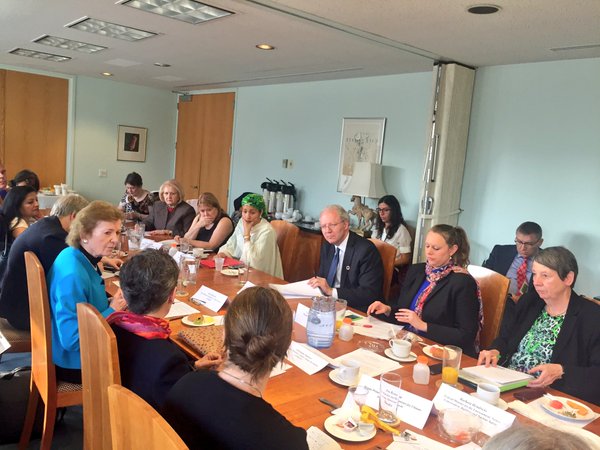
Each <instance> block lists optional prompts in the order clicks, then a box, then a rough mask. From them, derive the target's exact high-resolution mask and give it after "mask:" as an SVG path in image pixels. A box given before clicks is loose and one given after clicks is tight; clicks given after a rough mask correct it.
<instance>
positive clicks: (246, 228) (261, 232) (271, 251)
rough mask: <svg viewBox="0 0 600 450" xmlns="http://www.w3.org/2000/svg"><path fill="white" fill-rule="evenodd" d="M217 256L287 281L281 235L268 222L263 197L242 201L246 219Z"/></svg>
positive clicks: (243, 218) (248, 196)
mask: <svg viewBox="0 0 600 450" xmlns="http://www.w3.org/2000/svg"><path fill="white" fill-rule="evenodd" d="M217 256H221V257H229V258H238V259H241V260H242V261H243V262H245V263H246V264H248V265H249V266H250V267H253V268H255V269H258V270H262V271H263V272H266V273H268V274H270V275H273V276H274V277H279V278H283V268H282V265H281V255H280V254H279V247H278V246H277V234H276V233H275V230H274V229H273V227H272V226H271V224H270V223H269V222H267V220H266V207H265V201H264V199H263V196H262V195H258V194H248V195H246V196H245V197H244V198H243V199H242V219H241V220H240V221H239V222H238V224H237V226H236V227H235V230H234V232H233V234H232V235H231V237H230V238H229V240H228V241H227V242H226V243H225V245H224V246H222V247H221V248H220V249H219V253H218V255H217Z"/></svg>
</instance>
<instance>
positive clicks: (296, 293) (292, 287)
mask: <svg viewBox="0 0 600 450" xmlns="http://www.w3.org/2000/svg"><path fill="white" fill-rule="evenodd" d="M269 287H270V288H272V289H275V290H276V291H278V292H279V293H280V294H281V295H283V297H284V298H298V297H320V296H322V295H323V293H322V292H321V290H320V289H319V288H314V287H311V286H310V285H309V284H308V280H304V281H298V282H296V283H289V284H269Z"/></svg>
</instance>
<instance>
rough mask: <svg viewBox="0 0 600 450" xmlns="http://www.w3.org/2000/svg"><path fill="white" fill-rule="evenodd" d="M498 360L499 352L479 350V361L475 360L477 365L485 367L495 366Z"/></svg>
mask: <svg viewBox="0 0 600 450" xmlns="http://www.w3.org/2000/svg"><path fill="white" fill-rule="evenodd" d="M498 359H500V352H499V351H498V350H496V349H492V350H481V351H480V352H479V359H477V365H480V364H485V367H490V365H491V366H494V367H495V366H496V365H497V364H498Z"/></svg>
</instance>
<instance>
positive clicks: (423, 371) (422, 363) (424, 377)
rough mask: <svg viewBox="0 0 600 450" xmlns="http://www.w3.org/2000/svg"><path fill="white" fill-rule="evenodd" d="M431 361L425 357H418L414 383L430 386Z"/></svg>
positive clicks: (414, 369)
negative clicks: (429, 364) (429, 363)
mask: <svg viewBox="0 0 600 450" xmlns="http://www.w3.org/2000/svg"><path fill="white" fill-rule="evenodd" d="M428 362H429V359H427V356H425V355H419V356H417V364H415V367H413V381H414V382H415V384H429V375H430V373H429V366H428V365H427V363H428Z"/></svg>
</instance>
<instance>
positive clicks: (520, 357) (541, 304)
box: [479, 247, 600, 404]
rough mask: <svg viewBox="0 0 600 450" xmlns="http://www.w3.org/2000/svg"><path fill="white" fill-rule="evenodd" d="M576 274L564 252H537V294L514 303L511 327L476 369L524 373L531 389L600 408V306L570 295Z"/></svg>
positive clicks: (554, 249) (481, 356)
mask: <svg viewBox="0 0 600 450" xmlns="http://www.w3.org/2000/svg"><path fill="white" fill-rule="evenodd" d="M577 272H578V267H577V260H576V259H575V256H574V255H573V253H571V252H570V251H569V250H567V249H566V248H564V247H550V248H546V249H544V250H541V251H540V252H539V253H538V255H537V256H536V257H535V259H534V262H533V286H534V288H535V290H532V291H531V292H528V293H527V294H526V295H524V296H523V297H522V298H521V300H520V301H519V303H517V307H516V310H515V317H514V322H513V323H511V324H508V326H506V327H503V328H504V332H503V333H502V334H501V335H500V336H498V338H496V340H495V341H494V342H493V343H492V345H491V347H490V349H489V350H483V351H482V352H481V353H480V354H479V364H483V363H485V364H486V366H489V365H490V364H492V365H496V364H500V365H502V366H506V367H509V368H511V369H515V370H519V371H522V372H527V373H530V374H532V375H534V376H535V377H536V379H535V380H533V381H531V382H530V383H529V387H546V386H552V387H553V388H555V389H558V390H561V391H563V392H566V393H568V394H571V395H574V396H577V397H580V398H582V399H584V400H587V401H591V402H593V403H596V404H600V383H598V382H597V381H596V380H598V379H600V306H598V305H597V304H596V303H593V302H591V301H588V300H586V299H584V298H583V297H580V296H579V295H577V294H576V293H575V292H574V291H573V286H574V284H575V280H576V278H577ZM592 380H593V381H592Z"/></svg>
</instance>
